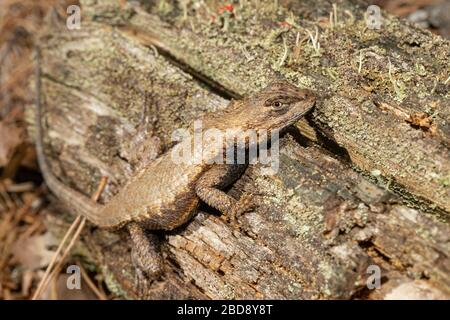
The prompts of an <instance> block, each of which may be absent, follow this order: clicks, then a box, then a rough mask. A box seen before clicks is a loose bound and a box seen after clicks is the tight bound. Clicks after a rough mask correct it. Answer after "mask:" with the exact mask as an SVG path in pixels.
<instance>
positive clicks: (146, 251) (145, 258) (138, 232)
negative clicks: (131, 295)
mask: <svg viewBox="0 0 450 320" xmlns="http://www.w3.org/2000/svg"><path fill="white" fill-rule="evenodd" d="M127 229H128V232H129V234H130V237H131V241H132V251H131V259H132V262H133V265H134V267H135V268H136V285H137V289H138V290H137V291H138V292H139V296H141V297H143V296H145V291H146V290H147V289H148V287H149V285H150V284H151V282H153V281H154V280H157V279H158V278H159V277H160V276H161V275H162V273H163V270H164V263H163V258H162V255H161V248H160V244H159V239H158V237H157V235H155V234H152V233H149V234H147V233H146V232H145V230H144V228H143V227H142V226H141V225H140V224H139V223H137V222H130V223H128V224H127Z"/></svg>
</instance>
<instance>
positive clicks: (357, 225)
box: [40, 0, 450, 299]
mask: <svg viewBox="0 0 450 320" xmlns="http://www.w3.org/2000/svg"><path fill="white" fill-rule="evenodd" d="M216 2H217V3H216ZM120 3H121V2H120V1H112V0H111V1H88V0H86V1H81V5H82V7H81V8H82V25H81V29H80V30H72V31H70V30H67V29H66V27H65V21H64V20H63V19H61V18H59V17H57V16H56V14H52V15H50V16H49V17H48V19H47V20H48V21H47V28H46V30H45V32H44V34H43V35H42V36H41V39H40V46H41V48H42V56H43V58H42V65H41V68H42V72H43V79H42V81H43V84H42V92H41V97H42V99H43V101H44V104H43V105H44V107H45V110H44V112H45V115H44V116H45V119H44V121H45V123H46V124H47V125H46V132H47V136H46V150H47V158H48V160H49V162H50V164H51V167H52V170H53V172H54V173H55V174H56V175H58V177H59V178H60V179H61V180H62V181H64V182H65V183H67V184H68V185H71V186H72V187H73V188H74V189H77V190H79V191H81V192H83V193H85V194H87V195H89V194H92V193H93V192H94V191H95V189H96V186H97V184H98V181H99V179H100V177H101V176H105V175H106V176H108V177H109V183H108V187H107V188H106V190H105V192H104V194H103V197H102V199H101V201H103V202H107V201H108V199H110V198H111V197H112V196H113V195H114V194H115V193H116V192H117V191H118V190H119V189H120V187H121V186H122V185H123V184H124V183H125V182H126V181H127V179H128V178H129V177H130V176H131V175H132V174H133V172H134V171H135V170H136V169H137V168H138V167H140V166H143V165H145V163H147V162H148V161H151V160H152V159H154V158H155V157H156V156H157V155H158V154H160V153H161V152H164V151H165V150H167V149H168V148H169V147H170V145H171V134H172V132H173V131H174V130H175V129H177V128H180V127H186V126H187V125H188V124H189V123H191V122H192V121H193V120H194V119H195V118H197V117H199V116H201V115H203V114H205V113H207V112H215V111H216V110H218V109H221V108H224V107H225V106H226V104H227V101H228V99H230V98H232V97H240V96H244V95H246V94H249V93H251V92H253V91H256V90H257V89H258V88H260V87H262V86H264V85H265V84H267V83H268V82H270V81H271V80H274V79H277V78H286V79H287V80H288V81H290V82H292V83H294V84H296V85H299V86H306V87H309V88H311V89H313V90H315V91H316V94H317V96H318V102H317V105H316V108H315V110H314V112H313V113H312V114H311V115H310V116H308V118H307V119H306V120H302V121H300V122H299V123H298V124H296V125H295V126H293V127H292V128H291V129H290V130H289V131H288V133H287V134H286V135H285V136H284V137H283V138H282V139H281V143H280V169H279V171H278V173H276V174H275V175H270V176H269V175H264V174H262V172H261V167H260V166H259V165H255V166H250V167H249V169H248V170H247V171H246V173H245V174H244V176H243V177H242V178H241V179H240V180H239V181H238V182H237V183H236V184H235V185H234V186H233V188H232V189H231V190H230V191H229V193H230V194H231V195H232V196H233V197H235V198H239V197H240V196H241V195H242V194H243V193H250V194H253V195H255V197H257V199H258V201H257V202H258V206H257V208H256V209H255V210H254V211H253V212H250V213H247V214H245V215H244V216H242V217H241V218H240V219H239V221H238V224H239V228H238V229H234V228H232V227H231V226H230V225H228V224H226V223H224V222H223V221H222V220H221V219H220V218H219V217H218V216H217V215H215V214H214V213H211V212H205V210H206V211H208V208H201V211H200V212H199V213H198V214H197V215H196V216H195V218H194V219H193V221H191V222H190V223H188V224H187V225H186V226H184V227H182V228H179V229H178V230H176V231H173V232H170V233H161V237H162V238H164V239H166V240H167V241H165V243H164V245H163V251H164V255H165V258H166V259H165V261H166V273H165V276H164V278H163V279H162V280H161V281H158V282H157V283H154V284H153V285H152V288H150V289H149V290H150V293H149V295H150V296H151V297H152V298H167V299H168V298H212V299H219V298H221V299H233V298H236V299H242V298H265V299H268V298H275V299H278V298H279V299H328V298H365V299H377V298H399V297H405V296H407V295H409V296H414V297H419V298H448V297H450V259H449V242H450V232H449V231H450V227H449V225H448V221H449V219H448V217H449V212H450V187H449V185H450V182H449V181H450V157H449V150H448V147H449V142H450V125H449V124H450V122H449V119H450V117H449V113H450V111H449V108H448V105H449V93H448V86H449V84H448V76H449V75H450V67H449V66H450V61H449V60H450V58H449V52H450V45H449V43H448V42H446V41H445V40H442V39H440V38H438V37H436V36H433V35H432V34H430V33H429V32H426V31H424V30H421V29H417V28H415V27H413V26H410V25H407V24H405V22H403V21H399V20H397V19H395V18H392V17H384V20H383V26H382V28H381V29H380V30H372V29H370V28H367V26H366V22H365V20H364V16H363V15H364V12H365V10H366V6H365V5H364V4H363V3H361V2H359V1H346V2H345V3H339V4H338V5H337V11H336V12H337V15H336V21H335V22H333V23H330V21H329V19H328V17H329V13H330V12H332V11H333V7H332V5H331V2H328V1H302V2H298V1H288V0H285V1H281V0H280V1H278V7H277V8H275V7H274V4H275V3H277V2H276V1H273V2H267V3H266V4H264V5H263V4H262V1H240V4H236V5H235V6H234V7H233V8H232V9H233V12H230V10H231V8H230V7H227V8H220V6H221V5H220V4H219V3H221V2H220V1H208V2H207V5H201V4H200V3H201V2H200V1H190V2H189V3H188V5H187V9H186V10H183V7H182V6H180V5H177V3H176V2H174V1H168V0H167V1H165V0H162V1H145V5H141V6H137V5H134V6H132V5H120ZM316 28H317V29H316ZM316 30H317V31H316ZM309 33H311V36H312V37H313V38H314V37H315V35H316V33H317V34H318V36H317V41H312V40H311V41H308V37H309ZM313 42H314V43H313ZM317 43H320V48H319V46H318V45H317ZM446 80H447V81H446ZM445 82H447V83H445ZM149 137H151V138H149ZM64 221H65V220H64V219H61V215H53V216H51V217H49V222H50V226H51V228H53V229H54V230H58V227H60V228H61V227H63V226H64ZM83 245H84V247H85V249H86V248H87V249H88V250H84V251H83V252H85V253H86V252H89V254H88V256H89V258H90V259H91V260H92V261H94V262H95V263H97V264H98V265H99V266H101V268H100V269H101V270H102V271H103V272H104V274H105V275H106V278H107V279H108V285H109V287H110V288H111V289H112V290H114V291H115V292H116V293H118V294H121V295H123V296H126V297H136V293H135V292H134V286H133V279H134V274H133V273H134V270H133V268H132V266H131V261H130V258H129V252H128V251H129V243H128V238H127V236H126V234H125V233H122V232H117V233H111V232H107V231H105V230H100V229H96V228H95V227H93V226H91V227H90V228H89V229H87V230H86V232H85V234H84V236H83ZM378 268H379V270H380V272H381V287H380V289H378V290H371V289H370V288H369V287H370V286H369V287H368V286H367V283H369V284H370V283H372V282H371V281H372V278H371V275H373V272H376V271H378ZM374 270H375V271H374Z"/></svg>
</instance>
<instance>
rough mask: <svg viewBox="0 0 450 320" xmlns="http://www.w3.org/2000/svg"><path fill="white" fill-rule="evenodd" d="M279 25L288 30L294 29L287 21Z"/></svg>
mask: <svg viewBox="0 0 450 320" xmlns="http://www.w3.org/2000/svg"><path fill="white" fill-rule="evenodd" d="M278 25H279V26H280V27H287V28H289V29H290V28H292V24H290V23H289V22H287V21H283V22H278Z"/></svg>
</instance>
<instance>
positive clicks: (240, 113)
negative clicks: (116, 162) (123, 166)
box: [35, 50, 316, 280]
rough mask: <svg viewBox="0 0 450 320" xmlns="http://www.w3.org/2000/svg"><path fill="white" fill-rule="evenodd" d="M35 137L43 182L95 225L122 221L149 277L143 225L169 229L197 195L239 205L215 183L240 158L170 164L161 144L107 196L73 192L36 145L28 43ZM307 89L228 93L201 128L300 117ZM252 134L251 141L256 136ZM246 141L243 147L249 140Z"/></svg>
mask: <svg viewBox="0 0 450 320" xmlns="http://www.w3.org/2000/svg"><path fill="white" fill-rule="evenodd" d="M36 55H37V69H36V92H37V94H36V95H37V96H36V110H35V126H36V134H35V140H36V141H35V142H36V151H37V152H36V153H37V160H38V164H39V166H40V169H41V172H42V175H43V178H44V180H45V183H46V185H47V186H48V188H49V189H50V191H52V192H53V193H54V194H55V195H56V196H57V197H58V198H60V200H62V202H63V203H65V204H66V205H67V206H68V207H69V208H70V209H71V210H72V211H74V212H75V213H76V214H79V215H81V216H84V217H86V218H87V219H88V220H89V221H90V222H92V223H93V224H94V225H96V226H98V227H100V228H108V229H113V230H114V229H119V228H123V227H125V228H127V229H128V231H129V234H130V238H131V242H132V252H131V257H132V262H133V265H134V266H135V268H136V273H137V274H138V275H139V276H140V278H141V279H142V277H144V276H145V278H146V279H149V280H155V279H157V278H158V277H160V276H161V275H162V274H163V269H164V265H163V259H162V255H161V252H160V248H159V246H160V243H159V240H158V238H157V236H156V235H155V234H152V233H149V234H148V233H146V230H166V231H170V230H173V229H175V228H177V227H179V226H181V225H183V224H185V223H187V222H188V221H189V220H190V219H191V218H192V217H193V215H194V214H195V212H196V210H197V207H198V205H199V203H200V201H203V202H204V203H206V204H207V205H209V206H210V207H212V208H215V209H217V210H219V211H220V212H221V213H224V214H225V215H227V216H229V217H231V218H233V217H235V216H236V214H237V213H238V212H239V211H240V210H242V204H243V203H242V201H241V200H242V198H243V197H241V199H240V200H236V199H234V198H233V197H231V196H230V195H228V194H227V193H226V192H224V191H223V190H224V189H225V188H226V187H228V186H230V185H232V184H233V183H234V182H235V181H236V180H237V179H238V178H239V177H240V176H241V175H242V173H243V172H244V171H245V169H246V164H237V163H233V164H217V163H209V162H207V161H201V162H200V163H177V164H174V162H173V161H172V160H173V159H172V158H171V156H172V155H171V152H169V151H168V152H165V153H164V154H162V155H161V156H159V157H158V158H156V159H155V160H153V161H152V162H150V163H148V164H147V165H146V166H145V167H144V168H142V169H141V170H139V171H138V172H137V173H136V174H135V175H134V176H132V177H131V178H130V179H129V181H128V182H127V183H125V185H124V186H123V187H122V188H121V190H120V191H119V192H118V193H117V194H115V195H114V196H113V197H112V198H111V199H110V200H109V201H108V202H107V203H105V204H99V203H95V202H93V201H92V200H91V199H90V198H89V197H87V196H85V195H84V194H82V193H81V192H78V191H76V190H73V189H72V188H70V187H69V186H67V185H65V184H64V183H62V182H61V181H60V180H59V179H58V178H57V177H56V176H55V175H54V174H53V173H52V171H51V169H50V167H49V164H48V163H47V160H46V157H45V153H44V141H43V139H44V138H43V135H44V134H43V120H42V118H43V115H42V106H41V71H40V65H39V64H40V62H39V61H40V51H39V50H37V51H36ZM315 100H316V98H315V95H314V93H313V92H312V91H311V90H309V89H300V88H298V87H296V86H294V85H292V84H290V83H289V82H287V81H285V80H278V81H274V82H273V83H271V84H269V85H268V86H267V87H265V88H264V89H262V90H261V91H259V92H257V93H255V94H253V95H250V96H248V97H245V98H243V99H241V100H231V101H230V103H229V104H228V105H227V107H226V108H224V109H223V110H219V111H216V112H214V113H209V114H206V115H205V116H204V117H203V118H202V120H203V124H204V128H205V129H207V128H216V129H219V130H227V129H229V128H234V129H235V130H242V131H245V130H248V129H252V130H255V131H256V132H263V131H266V132H270V131H273V130H282V129H284V128H286V127H288V126H290V125H292V124H293V123H295V122H296V121H298V120H299V119H300V118H301V117H303V116H304V115H305V114H306V113H307V112H308V111H310V110H311V109H312V108H313V106H314V104H315ZM260 142H261V141H259V140H258V141H257V142H256V143H260ZM247 143H248V141H246V145H245V147H247V148H248V147H249V145H248V144H247ZM229 148H233V149H235V148H236V145H235V144H234V143H231V144H226V143H223V144H221V145H220V146H219V148H218V150H214V152H213V155H212V156H214V154H215V155H217V154H221V153H222V154H225V153H226V151H227V150H229Z"/></svg>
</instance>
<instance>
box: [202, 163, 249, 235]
mask: <svg viewBox="0 0 450 320" xmlns="http://www.w3.org/2000/svg"><path fill="white" fill-rule="evenodd" d="M246 167H247V166H246V165H243V164H231V165H226V164H217V165H214V166H213V167H211V169H210V170H208V171H206V172H205V173H204V174H203V176H202V177H201V178H200V179H199V180H198V181H197V184H196V187H195V192H196V193H197V196H198V197H199V198H200V199H201V200H202V201H203V202H205V203H206V204H208V205H209V206H211V207H213V208H215V209H217V210H219V211H220V212H222V213H224V214H225V215H226V216H227V217H228V219H229V220H230V222H231V224H232V225H233V226H236V217H237V215H239V214H240V213H242V212H244V211H245V210H247V209H248V207H250V201H249V199H248V197H243V198H241V200H240V201H237V200H235V199H234V198H232V197H230V196H229V195H228V194H226V193H225V192H223V191H222V189H224V188H226V187H227V186H229V185H231V184H232V183H234V182H235V181H236V180H237V179H238V178H239V177H240V176H241V175H242V173H243V172H244V171H245V169H246Z"/></svg>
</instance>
